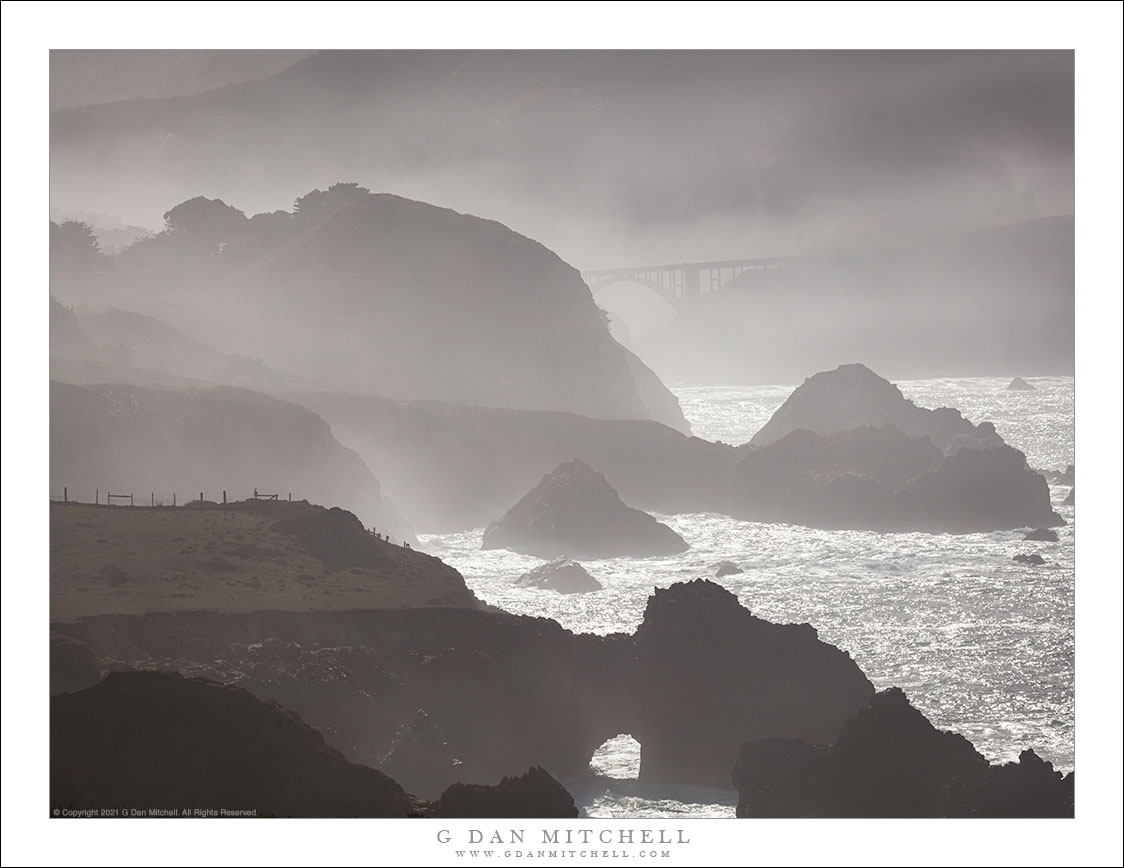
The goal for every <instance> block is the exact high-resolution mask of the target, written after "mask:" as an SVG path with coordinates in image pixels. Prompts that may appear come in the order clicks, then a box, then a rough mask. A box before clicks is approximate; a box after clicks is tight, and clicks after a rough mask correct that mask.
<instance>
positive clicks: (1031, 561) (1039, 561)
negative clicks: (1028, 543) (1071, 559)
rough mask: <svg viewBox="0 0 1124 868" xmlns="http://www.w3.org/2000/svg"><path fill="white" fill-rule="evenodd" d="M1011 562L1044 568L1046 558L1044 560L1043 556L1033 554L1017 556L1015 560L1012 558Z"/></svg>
mask: <svg viewBox="0 0 1124 868" xmlns="http://www.w3.org/2000/svg"><path fill="white" fill-rule="evenodd" d="M1011 560H1013V561H1014V562H1015V563H1017V564H1027V565H1029V566H1032V567H1040V566H1042V565H1043V564H1045V563H1046V560H1045V558H1043V557H1042V555H1040V554H1037V553H1033V554H1029V555H1027V554H1017V555H1015V556H1014V557H1013V558H1011Z"/></svg>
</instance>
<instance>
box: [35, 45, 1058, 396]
mask: <svg viewBox="0 0 1124 868" xmlns="http://www.w3.org/2000/svg"><path fill="white" fill-rule="evenodd" d="M200 54H201V53H198V52H195V53H193V52H174V51H172V52H112V51H109V52H104V51H103V52H81V51H68V52H55V53H53V54H52V100H53V102H52V105H63V106H66V105H69V104H71V103H73V102H74V101H75V100H76V99H78V98H79V97H81V98H84V99H86V100H87V101H88V102H91V103H103V102H106V101H109V100H117V101H116V102H111V103H109V104H102V105H94V106H92V107H89V108H81V109H77V108H75V109H70V108H61V109H58V110H56V111H54V112H52V116H51V172H52V175H51V181H52V194H51V195H52V205H53V206H55V207H56V208H57V209H62V211H61V212H60V213H65V212H67V211H71V212H79V213H80V212H81V211H84V212H98V213H100V214H103V215H111V216H110V218H109V219H111V220H112V219H117V220H119V221H124V222H125V223H126V224H136V225H140V226H147V227H149V228H150V229H152V230H159V229H161V228H163V218H162V215H163V214H164V212H166V211H167V210H169V209H170V208H171V207H172V206H173V205H175V204H177V203H179V202H182V201H185V200H187V199H191V198H193V197H196V196H205V197H208V198H219V199H222V200H223V201H224V202H226V203H228V204H230V205H232V206H234V207H236V208H238V209H240V210H241V211H243V212H244V213H245V214H247V215H252V214H254V213H256V212H272V211H275V210H277V209H291V208H292V205H293V201H294V200H295V199H296V198H297V197H298V196H301V195H304V194H306V193H308V192H309V191H310V190H312V189H313V188H315V187H320V188H327V187H328V186H329V185H331V184H333V183H335V182H337V181H341V180H347V181H358V182H359V183H361V184H362V185H363V186H364V187H367V188H370V189H371V190H373V191H375V192H381V191H385V192H388V193H393V194H395V195H399V196H403V197H406V198H411V199H417V200H420V201H424V202H429V203H432V204H435V205H438V206H443V207H450V208H453V209H455V210H458V211H463V212H466V213H470V214H474V215H478V216H481V217H485V218H488V219H492V220H498V221H499V222H501V223H503V224H505V225H506V226H509V227H510V228H512V229H513V230H515V231H516V232H518V233H521V234H523V235H526V236H528V237H530V238H533V239H535V240H536V241H539V242H541V243H542V244H544V245H545V246H546V247H547V248H549V249H550V250H552V251H554V252H555V253H557V254H558V255H559V256H560V257H561V258H562V259H563V260H564V261H565V262H567V263H569V264H571V265H573V266H574V267H576V268H578V269H581V270H589V269H596V268H620V267H627V266H634V265H641V264H652V263H675V262H694V261H700V260H714V259H746V258H754V257H764V256H790V255H796V256H808V255H813V256H823V255H825V254H831V255H837V256H840V257H842V258H843V260H844V261H845V262H852V261H853V260H856V259H857V260H859V261H860V263H866V262H868V261H869V260H871V259H872V258H873V259H884V258H885V257H886V256H892V255H898V254H900V253H901V252H902V251H905V252H906V253H907V255H910V256H914V257H915V258H918V259H921V260H925V261H927V262H929V263H931V264H935V267H936V268H937V270H938V271H940V272H941V273H947V275H948V281H946V282H943V283H942V282H941V281H938V280H933V279H931V274H930V277H929V279H923V280H917V279H916V278H917V274H916V273H914V272H908V273H904V274H896V273H895V274H891V275H889V276H887V275H886V274H885V273H884V272H885V269H876V270H877V271H879V273H878V274H865V275H861V276H856V274H855V269H854V268H853V267H851V266H850V265H844V267H842V268H841V269H840V271H839V272H838V273H829V272H825V271H824V270H823V269H822V268H820V269H819V277H818V280H819V283H818V284H816V285H809V286H804V287H802V289H801V292H806V293H809V296H808V298H809V299H810V302H809V303H813V302H812V301H811V300H814V303H815V305H816V306H817V307H818V309H820V310H821V311H825V310H836V311H842V310H844V309H846V310H847V315H848V317H852V316H853V317H856V318H858V319H860V320H862V322H863V328H862V330H861V332H854V333H853V338H854V339H853V340H851V341H850V343H848V341H847V340H843V343H842V344H841V345H840V346H839V347H838V352H837V353H836V354H835V355H834V356H832V358H831V360H832V361H836V362H839V361H847V360H850V359H853V358H856V357H857V356H856V355H855V349H854V347H855V346H856V344H857V345H859V346H865V347H866V348H868V349H869V350H871V351H874V352H877V346H878V344H879V342H880V329H879V322H880V321H881V317H882V315H883V311H882V310H881V308H880V307H879V306H878V305H875V306H868V305H865V304H864V302H863V300H862V299H861V298H854V299H852V298H850V297H848V296H847V295H846V294H844V296H843V297H841V298H840V297H839V294H838V293H837V292H836V291H835V289H834V286H835V285H836V284H838V283H839V282H841V281H842V282H844V283H848V284H855V283H856V282H857V283H865V284H866V286H865V288H863V289H862V290H861V291H860V293H859V294H860V295H869V294H870V293H871V292H875V294H877V292H876V287H877V286H878V285H880V284H881V283H885V282H886V281H889V284H890V285H888V286H885V287H883V291H884V292H885V293H888V294H889V295H890V296H892V298H893V303H892V305H891V307H893V308H895V309H896V310H895V311H889V312H886V317H887V318H886V320H885V326H886V329H889V328H890V327H892V326H893V325H894V324H896V323H899V322H900V321H901V318H902V317H905V318H906V319H907V320H908V319H909V318H910V317H914V318H917V317H921V316H924V317H929V316H932V315H933V312H934V310H939V311H940V318H941V319H942V320H952V327H954V328H955V327H956V326H957V324H959V326H960V328H959V330H958V331H956V333H955V334H950V335H948V336H947V337H950V339H951V340H952V341H953V343H952V345H950V352H949V353H948V355H949V358H948V359H947V361H948V362H949V365H948V366H947V367H948V371H949V372H951V371H953V370H956V371H957V372H961V373H962V372H964V371H965V370H968V369H971V368H972V366H973V364H977V363H978V368H979V369H978V371H977V372H978V373H990V372H998V373H1005V372H1007V371H1008V370H1010V371H1014V372H1017V371H1030V372H1031V373H1050V372H1064V371H1068V370H1070V369H1071V364H1067V362H1066V359H1067V358H1068V357H1069V356H1070V355H1071V350H1072V337H1071V329H1068V328H1067V324H1068V323H1069V322H1070V318H1071V316H1072V314H1071V310H1070V309H1071V306H1072V281H1071V280H1067V279H1066V274H1065V269H1064V268H1061V269H1059V270H1057V272H1056V273H1052V274H1051V277H1050V280H1047V281H1042V280H1038V281H1035V282H1033V285H1029V286H1028V285H1026V284H1025V282H1024V280H1023V278H1024V276H1025V273H1026V269H1025V268H1022V267H1020V263H1019V261H1020V259H1021V258H1022V257H1023V255H1024V254H1029V255H1033V254H1034V253H1035V251H1034V250H1029V251H1021V250H1018V249H1011V250H1009V251H1008V252H1007V260H1008V262H1007V265H1008V266H1009V267H1006V268H1004V267H1000V266H997V265H996V264H995V263H994V262H993V263H991V264H990V265H989V267H988V268H987V269H985V270H984V272H982V273H977V272H974V271H971V270H969V271H968V272H965V270H964V267H963V263H964V257H963V256H961V255H960V254H959V253H958V252H956V248H957V247H958V246H961V247H962V246H963V245H971V244H972V243H973V240H972V238H973V236H972V233H974V232H977V231H979V230H982V229H987V228H991V227H1002V226H1007V225H1010V224H1014V223H1016V222H1019V221H1026V220H1033V219H1036V218H1041V217H1049V216H1055V215H1068V214H1072V213H1073V153H1074V152H1073V105H1074V103H1073V54H1072V52H1064V51H1030V52H1028V51H995V52H987V51H980V52H957V51H917V52H897V51H877V52H862V51H846V52H844V51H817V52H811V51H808V52H802V51H752V52H704V51H683V52H668V51H637V52H589V51H556V52H524V51H506V52H484V51H447V52H424V51H414V52H407V51H382V52H374V51H372V52H351V51H326V52H317V53H314V54H311V55H310V56H307V57H303V59H297V60H296V62H295V63H292V64H291V65H289V66H288V67H287V68H284V69H283V70H281V71H280V72H277V73H275V74H273V75H266V74H265V73H267V72H269V71H270V70H271V69H272V68H273V67H274V66H277V65H280V64H283V63H284V62H285V61H286V60H291V59H294V58H301V53H300V52H291V53H288V54H286V53H284V52H217V53H212V54H214V55H216V56H215V57H210V56H208V57H202V56H198V55H200ZM290 55H291V56H290ZM83 69H86V70H94V71H95V72H96V73H97V74H96V75H90V76H87V78H86V79H84V89H78V88H76V86H75V77H76V74H77V71H81V70H83ZM130 75H131V76H132V77H133V80H134V81H136V82H138V83H139V82H141V81H143V82H144V83H145V89H144V91H143V93H144V95H145V96H157V97H161V96H163V97H165V98H157V99H142V100H135V99H134V100H129V99H124V100H123V97H126V96H128V95H129V94H130V90H129V88H128V87H127V86H126V85H127V83H128V80H129V76H130ZM239 78H243V79H255V80H246V81H239V80H238V79H239ZM215 81H223V82H225V81H230V82H232V83H230V84H228V85H227V86H224V87H219V88H217V89H209V90H208V89H204V87H205V85H206V84H209V83H212V82H215ZM193 86H194V88H196V89H197V90H198V92H197V93H194V94H191V95H182V94H183V93H184V91H185V90H189V89H191V88H192V87H193ZM1054 228H1055V231H1058V232H1061V234H1062V235H1064V230H1058V229H1057V227H1056V226H1055V227H1054ZM109 240H110V239H108V237H107V244H108V242H109ZM1066 243H1067V242H1066V239H1065V238H1064V237H1059V238H1057V239H1055V240H1054V241H1053V242H1052V244H1053V245H1054V246H1055V247H1056V246H1057V245H1062V246H1063V247H1064V246H1065V245H1066ZM1070 243H1071V241H1070ZM852 264H853V263H852ZM925 272H926V273H928V272H929V269H925ZM984 283H986V284H987V294H988V297H989V299H990V300H991V301H990V304H991V306H993V307H995V308H997V309H996V310H994V311H992V310H988V309H986V308H987V307H988V305H984V308H985V309H981V308H980V307H979V306H978V305H976V304H974V299H976V298H978V294H977V293H976V289H975V288H976V287H978V286H980V285H982V284H984ZM817 286H819V287H820V289H819V290H817ZM950 289H951V290H954V291H953V292H948V290H950ZM910 299H916V302H917V306H916V308H914V307H912V306H911V304H912V303H911V302H910ZM598 301H599V303H600V304H601V305H602V306H603V307H604V308H605V309H607V310H609V311H611V312H612V313H613V314H614V315H615V316H616V317H618V318H619V323H620V325H622V326H623V329H622V328H620V327H619V326H618V328H617V333H618V334H621V335H627V337H626V339H625V340H626V342H627V343H629V344H630V345H631V346H632V347H633V348H634V349H638V351H639V352H640V354H641V356H642V357H643V358H644V359H645V360H646V361H648V362H649V363H650V364H655V365H656V366H657V369H658V372H659V373H661V374H662V375H664V376H665V378H666V377H672V378H673V379H677V380H683V379H686V380H688V381H700V382H708V381H746V382H762V381H769V380H770V379H774V378H775V377H777V376H781V377H782V378H786V379H788V380H791V379H792V378H793V377H792V375H791V374H787V373H785V372H786V371H790V370H791V371H797V370H803V369H805V368H807V365H806V362H805V361H802V360H801V358H800V356H799V354H798V353H795V352H794V353H793V354H792V357H791V359H790V360H789V361H790V362H791V364H786V365H776V364H775V362H776V359H775V357H770V358H769V359H766V358H765V357H764V355H763V353H764V351H765V350H764V348H762V352H761V353H759V354H757V355H752V354H751V355H749V356H746V355H745V354H744V353H742V352H739V351H737V350H736V349H735V348H729V349H728V351H724V350H723V349H722V346H721V344H723V343H724V342H725V343H728V342H729V341H728V339H724V338H722V337H721V335H719V334H711V333H709V332H707V330H706V329H703V333H701V334H697V335H688V332H690V331H691V322H690V321H689V320H688V321H685V322H679V323H675V322H672V320H673V319H674V317H673V311H671V310H670V309H668V308H667V307H666V305H663V303H662V302H660V301H659V300H658V299H655V298H653V297H651V296H650V295H648V294H646V291H645V290H642V289H640V290H638V289H637V288H636V287H632V288H631V289H629V287H627V286H623V287H622V286H620V285H618V286H617V287H616V288H615V289H613V290H611V291H610V292H608V293H607V294H606V295H604V296H603V297H599V299H598ZM729 303H730V302H729V301H728V300H727V301H725V302H716V303H715V304H718V305H719V306H728V304H729ZM823 305H827V307H826V308H825V307H824V306H823ZM832 305H835V307H832ZM735 306H736V305H735ZM1010 309H1017V310H1018V312H1019V317H1020V319H1019V323H1022V322H1024V321H1025V320H1027V319H1029V320H1030V323H1029V326H1028V327H1027V328H1024V329H1022V332H1023V334H1024V337H1025V338H1026V341H1027V342H1028V344H1027V345H1020V346H1019V347H1017V348H1013V349H1012V351H1011V352H1009V353H1002V352H999V353H990V354H983V355H982V356H980V357H979V358H978V359H977V358H974V357H969V358H962V352H968V353H969V354H971V353H972V352H973V347H974V346H975V345H976V344H977V342H978V335H977V334H976V332H977V331H978V330H979V329H980V328H981V327H982V329H983V331H985V332H986V331H987V330H988V329H992V330H997V329H999V328H1000V327H1001V326H1002V324H1003V323H1002V316H1003V313H1004V311H1005V310H1010ZM1035 311H1037V312H1038V315H1036V314H1035ZM146 312H150V313H162V312H163V311H161V310H158V309H151V310H149V311H146ZM993 313H994V314H997V315H998V317H999V318H998V319H997V318H995V316H992V314H993ZM792 314H793V311H790V310H786V309H783V308H773V307H769V306H768V305H766V306H765V307H763V308H761V307H759V308H754V307H752V306H750V307H749V308H747V309H746V310H745V311H739V313H738V314H737V315H736V317H735V319H736V320H737V321H742V320H744V319H745V318H746V317H747V316H752V318H753V320H754V321H755V322H759V321H761V320H762V319H767V318H769V317H774V318H776V317H780V318H783V319H785V322H786V324H787V327H788V328H797V329H799V328H800V315H799V311H796V317H795V319H794V317H793V316H792ZM701 316H703V313H702V312H700V311H694V312H693V317H694V319H698V318H699V317H701ZM825 319H831V317H825ZM728 325H729V323H727V326H728ZM1013 325H1015V324H1013ZM1052 325H1057V326H1058V328H1056V329H1053V328H1052V327H1051V326H1052ZM886 329H883V330H881V331H885V330H886ZM1016 330H1017V329H1016ZM805 335H806V337H808V338H809V339H810V340H813V341H814V342H816V343H819V338H818V337H817V336H816V335H815V327H814V323H809V324H808V329H807V331H806V333H805ZM193 337H197V338H204V337H205V336H204V335H199V334H195V335H193ZM734 337H742V338H749V337H750V333H749V332H742V333H740V334H739V335H735V336H734ZM843 337H845V336H843ZM708 342H709V343H710V344H711V345H710V346H708ZM715 342H717V344H719V345H718V346H715V345H714V344H715ZM860 342H861V343H860ZM959 344H962V345H963V347H962V348H959V349H958V348H957V345H959ZM1030 344H1035V345H1037V346H1039V347H1040V349H1041V353H1040V354H1036V352H1035V351H1034V348H1033V346H1031V345H1030ZM704 350H705V352H704ZM777 351H778V352H781V351H783V347H782V348H778V350H777ZM700 354H702V355H706V356H708V357H713V361H712V363H711V364H707V365H702V364H698V363H694V362H692V363H691V364H686V363H687V362H688V361H689V360H691V359H695V358H696V357H698V356H699V355H700ZM953 357H956V358H953ZM879 358H880V360H882V359H884V360H885V361H886V362H887V363H888V364H889V365H890V366H891V368H892V369H893V371H894V372H895V373H900V374H901V375H918V374H920V373H924V372H930V373H941V372H942V367H943V366H942V363H941V359H939V358H934V355H933V353H932V352H927V353H919V354H918V355H917V357H916V358H911V357H910V353H909V352H908V347H907V348H906V351H903V352H902V353H893V352H889V351H887V352H885V353H882V354H881V355H880V356H879ZM961 361H962V362H963V363H964V364H960V362H961Z"/></svg>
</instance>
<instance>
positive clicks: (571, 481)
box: [481, 459, 689, 558]
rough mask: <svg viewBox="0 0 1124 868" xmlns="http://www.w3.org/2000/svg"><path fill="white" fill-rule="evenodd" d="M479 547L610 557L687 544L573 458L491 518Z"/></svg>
mask: <svg viewBox="0 0 1124 868" xmlns="http://www.w3.org/2000/svg"><path fill="white" fill-rule="evenodd" d="M481 548H483V549H500V548H506V549H510V550H511V551H515V552H521V553H522V554H528V555H536V556H537V557H542V558H557V557H564V556H569V557H575V558H611V557H622V556H624V557H630V556H631V557H646V556H650V555H669V554H676V553H678V552H681V551H685V550H686V549H687V548H689V546H688V545H687V543H686V542H684V540H683V538H682V537H681V536H679V534H677V533H676V532H675V531H673V530H672V529H671V528H669V527H668V526H667V525H665V524H661V523H660V522H658V521H656V520H655V519H654V518H652V517H651V516H650V515H648V514H647V513H645V512H641V511H640V510H638V509H633V508H632V507H630V506H628V505H626V504H625V503H624V502H623V501H622V500H621V499H620V495H618V494H617V492H616V489H614V488H613V486H612V485H610V484H609V482H608V480H606V479H605V477H604V476H602V475H601V474H600V473H598V472H597V471H596V470H594V469H593V468H591V467H590V466H589V465H588V464H586V463H585V462H583V461H581V460H578V459H575V460H573V461H570V462H568V463H566V464H560V465H559V466H558V467H556V468H555V469H554V471H553V472H551V473H549V474H547V475H546V476H544V477H543V478H542V480H541V481H540V482H539V484H538V485H536V486H535V487H534V488H533V489H531V491H530V492H528V493H527V494H526V495H525V496H524V497H523V499H522V500H520V501H519V502H518V503H517V504H515V506H513V507H512V508H511V509H510V510H508V512H507V514H506V515H505V516H504V517H503V518H501V519H499V520H497V521H494V522H492V524H490V525H489V526H488V528H487V529H486V530H485V531H484V540H483V544H482V545H481Z"/></svg>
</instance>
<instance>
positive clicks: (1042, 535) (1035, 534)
mask: <svg viewBox="0 0 1124 868" xmlns="http://www.w3.org/2000/svg"><path fill="white" fill-rule="evenodd" d="M1023 539H1024V540H1032V541H1034V542H1057V541H1058V532H1057V531H1056V530H1050V528H1048V527H1039V528H1035V529H1034V530H1032V531H1029V532H1027V533H1026V534H1025V535H1024V536H1023Z"/></svg>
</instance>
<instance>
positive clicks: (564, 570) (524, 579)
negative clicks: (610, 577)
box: [514, 558, 603, 594]
mask: <svg viewBox="0 0 1124 868" xmlns="http://www.w3.org/2000/svg"><path fill="white" fill-rule="evenodd" d="M514 584H515V585H516V586H517V587H520V588H541V589H543V590H548V591H557V592H558V593H560V594H584V593H588V592H589V591H600V590H601V588H602V587H603V586H602V584H601V583H600V582H599V581H597V579H595V578H593V576H591V575H590V574H589V573H587V572H586V571H585V568H584V567H583V566H582V565H581V564H579V563H577V562H576V561H572V560H570V559H569V558H555V559H554V560H552V561H550V562H549V563H545V564H540V565H539V566H537V567H535V568H534V569H533V570H530V571H529V572H526V573H524V574H523V575H521V576H520V577H519V578H518V579H516V580H515V582H514Z"/></svg>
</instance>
